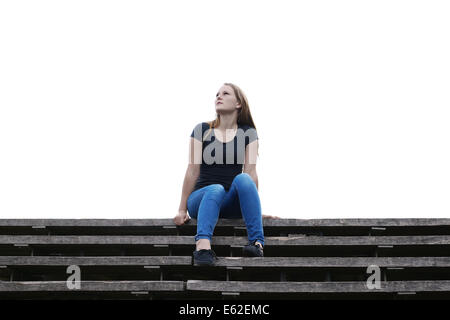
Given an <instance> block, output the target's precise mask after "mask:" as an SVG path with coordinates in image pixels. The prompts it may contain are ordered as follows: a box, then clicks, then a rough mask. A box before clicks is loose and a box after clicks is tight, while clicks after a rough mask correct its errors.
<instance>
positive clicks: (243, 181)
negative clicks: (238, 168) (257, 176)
mask: <svg viewBox="0 0 450 320" xmlns="http://www.w3.org/2000/svg"><path fill="white" fill-rule="evenodd" d="M234 181H235V183H236V184H237V185H238V186H239V187H244V188H245V187H247V186H251V185H252V184H253V183H254V181H253V179H252V177H250V175H249V174H248V173H240V174H238V175H237V176H236V177H234Z"/></svg>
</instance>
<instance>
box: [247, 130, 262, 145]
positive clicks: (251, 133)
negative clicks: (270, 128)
mask: <svg viewBox="0 0 450 320" xmlns="http://www.w3.org/2000/svg"><path fill="white" fill-rule="evenodd" d="M258 139H259V138H258V133H257V132H256V129H255V128H253V127H248V128H247V130H245V146H246V147H247V145H248V144H250V143H252V142H253V141H255V140H258Z"/></svg>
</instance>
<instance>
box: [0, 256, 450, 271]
mask: <svg viewBox="0 0 450 320" xmlns="http://www.w3.org/2000/svg"><path fill="white" fill-rule="evenodd" d="M69 265H77V266H111V267H112V266H117V267H120V266H190V265H192V257H190V256H139V257H131V256H130V257H120V256H116V257H48V256H33V257H29V256H0V266H69ZM369 265H377V266H379V267H390V268H404V267H407V268H428V267H437V268H446V267H450V257H263V258H249V257H219V260H218V262H217V263H216V266H217V267H261V268H264V267H282V268H314V267H325V268H357V267H365V268H367V267H368V266H369Z"/></svg>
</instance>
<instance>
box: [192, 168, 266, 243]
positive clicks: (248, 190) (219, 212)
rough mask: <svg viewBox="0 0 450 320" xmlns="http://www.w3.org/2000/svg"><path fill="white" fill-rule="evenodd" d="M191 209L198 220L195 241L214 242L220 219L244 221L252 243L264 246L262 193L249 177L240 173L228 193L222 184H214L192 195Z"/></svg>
mask: <svg viewBox="0 0 450 320" xmlns="http://www.w3.org/2000/svg"><path fill="white" fill-rule="evenodd" d="M187 208H188V212H189V216H190V217H191V218H193V219H197V235H196V236H195V241H198V240H199V239H209V240H210V241H211V238H212V235H213V231H214V228H215V226H216V223H217V220H218V219H219V218H226V219H241V218H242V217H243V218H244V221H245V224H246V226H247V234H248V240H249V241H250V242H251V241H258V242H260V243H261V244H262V245H263V246H264V232H263V223H262V214H261V203H260V200H259V195H258V189H256V184H255V182H254V181H253V179H252V178H251V177H250V176H249V175H248V174H247V173H240V174H238V175H237V176H236V177H234V179H233V182H232V183H231V186H230V189H229V190H228V192H227V191H225V188H224V187H223V186H222V185H221V184H211V185H209V186H206V187H203V188H200V189H197V190H195V191H194V192H192V193H191V194H190V195H189V198H188V200H187Z"/></svg>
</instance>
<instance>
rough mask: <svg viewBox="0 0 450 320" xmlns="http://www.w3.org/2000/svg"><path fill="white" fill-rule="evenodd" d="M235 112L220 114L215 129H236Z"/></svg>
mask: <svg viewBox="0 0 450 320" xmlns="http://www.w3.org/2000/svg"><path fill="white" fill-rule="evenodd" d="M237 126H238V125H237V112H233V113H229V114H221V115H220V123H219V125H218V127H217V129H219V130H221V131H225V130H227V129H233V130H234V129H237Z"/></svg>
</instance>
